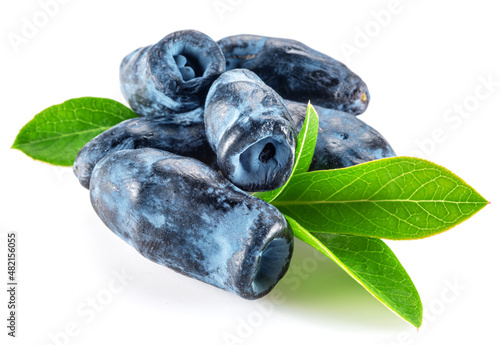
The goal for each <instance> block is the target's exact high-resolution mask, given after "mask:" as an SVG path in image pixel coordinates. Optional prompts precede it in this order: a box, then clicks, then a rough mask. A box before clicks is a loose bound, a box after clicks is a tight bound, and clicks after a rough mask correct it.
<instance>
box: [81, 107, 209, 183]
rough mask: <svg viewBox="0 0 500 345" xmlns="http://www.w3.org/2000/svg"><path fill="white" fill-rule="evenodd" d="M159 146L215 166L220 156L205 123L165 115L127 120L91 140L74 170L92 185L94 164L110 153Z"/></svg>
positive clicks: (84, 181) (82, 150)
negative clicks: (179, 121)
mask: <svg viewBox="0 0 500 345" xmlns="http://www.w3.org/2000/svg"><path fill="white" fill-rule="evenodd" d="M144 147H149V148H156V149H160V150H165V151H169V152H172V153H175V154H178V155H181V156H187V157H191V158H195V159H198V160H200V161H201V162H203V163H205V164H208V165H209V166H211V167H212V168H214V169H215V168H216V167H217V157H216V156H215V153H214V152H213V151H212V149H211V148H210V145H209V144H208V142H207V139H206V135H205V126H204V124H203V122H196V123H186V124H180V123H176V122H175V123H172V122H171V121H170V120H168V119H166V118H165V117H164V116H152V117H139V118H135V119H130V120H125V121H123V122H121V123H119V124H118V125H116V126H113V127H112V128H110V129H108V130H107V131H105V132H103V133H101V134H99V135H98V136H96V137H95V138H94V139H92V140H91V141H90V142H88V143H87V144H86V145H85V146H84V147H83V148H82V149H81V150H80V151H79V152H78V154H77V156H76V158H75V162H74V163H73V172H74V173H75V175H76V177H77V178H78V180H79V181H80V184H81V185H82V186H83V187H85V188H89V181H90V176H91V175H92V171H93V170H94V166H95V165H96V164H97V162H99V161H100V160H101V159H102V158H104V157H105V156H106V155H108V154H110V153H113V152H116V151H120V150H125V149H138V148H144Z"/></svg>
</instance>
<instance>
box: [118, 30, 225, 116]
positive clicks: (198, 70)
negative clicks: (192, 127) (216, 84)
mask: <svg viewBox="0 0 500 345" xmlns="http://www.w3.org/2000/svg"><path fill="white" fill-rule="evenodd" d="M224 70H225V60H224V55H223V54H222V52H221V50H220V48H219V46H218V45H217V43H215V42H214V41H213V40H212V39H211V38H210V37H208V36H207V35H205V34H203V33H201V32H198V31H194V30H184V31H177V32H174V33H171V34H170V35H168V36H166V37H164V38H163V39H162V40H160V41H159V42H158V43H156V44H154V45H152V46H147V47H144V48H139V49H136V50H134V51H133V52H131V53H130V54H128V55H127V56H126V57H125V58H124V59H123V60H122V62H121V65H120V83H121V90H122V94H123V96H124V97H125V99H126V100H127V101H128V103H129V105H130V107H131V108H132V109H133V110H134V111H135V112H136V113H137V114H139V115H140V116H158V115H164V116H167V117H173V118H175V114H177V113H185V112H187V111H189V110H193V109H196V108H199V107H202V106H203V104H204V102H205V96H206V94H207V91H208V89H209V88H210V85H211V84H212V83H213V81H214V80H215V79H216V78H217V77H218V76H219V75H220V74H221V73H222V72H224ZM193 115H196V114H193ZM192 121H203V119H202V118H199V117H195V118H193V119H192Z"/></svg>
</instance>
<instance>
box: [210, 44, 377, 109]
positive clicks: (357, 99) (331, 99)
mask: <svg viewBox="0 0 500 345" xmlns="http://www.w3.org/2000/svg"><path fill="white" fill-rule="evenodd" d="M217 43H218V44H219V46H220V47H221V49H222V52H223V53H224V56H225V58H226V70H232V69H235V68H246V69H249V70H251V71H252V72H255V73H256V74H257V75H258V76H259V77H260V78H261V79H262V80H263V81H264V83H266V84H267V85H269V86H270V87H272V88H273V89H274V90H276V92H278V93H279V94H280V96H281V97H283V98H285V99H289V100H292V101H296V102H303V103H307V102H308V101H311V103H313V104H315V105H319V106H322V107H325V108H331V109H336V110H341V111H344V112H348V113H351V114H354V115H358V114H361V113H363V112H364V111H365V110H366V108H367V106H368V103H369V102H370V93H369V92H368V88H367V86H366V84H365V83H364V82H363V80H361V78H360V77H358V76H357V75H356V74H354V73H353V72H352V71H351V70H350V69H349V68H347V66H345V65H344V64H343V63H341V62H339V61H337V60H335V59H333V58H331V57H330V56H328V55H325V54H323V53H320V52H318V51H316V50H314V49H311V48H310V47H308V46H306V45H305V44H302V43H300V42H298V41H294V40H290V39H284V38H274V37H265V36H256V35H236V36H230V37H226V38H223V39H221V40H220V41H218V42H217Z"/></svg>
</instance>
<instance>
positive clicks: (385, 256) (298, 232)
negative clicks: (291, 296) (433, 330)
mask: <svg viewBox="0 0 500 345" xmlns="http://www.w3.org/2000/svg"><path fill="white" fill-rule="evenodd" d="M286 218H287V220H288V222H289V223H290V225H291V227H292V229H293V232H294V234H295V236H296V237H297V238H299V239H300V240H302V241H304V242H306V243H307V244H309V245H310V246H312V247H313V248H315V249H317V250H318V251H320V252H321V253H323V254H324V255H326V256H327V257H328V258H330V259H331V260H332V261H334V262H335V263H337V264H338V265H339V266H340V267H341V268H342V269H343V270H344V271H346V272H347V273H348V274H349V275H350V276H351V277H352V278H354V279H355V280H356V281H357V282H358V283H360V284H361V285H362V286H363V287H364V288H365V289H366V290H368V292H370V293H371V294H372V295H373V296H374V297H375V298H377V299H378V300H379V301H380V302H382V303H383V304H384V305H385V306H387V307H388V308H389V309H391V310H392V311H393V312H395V313H396V314H397V315H399V316H400V317H401V318H403V319H404V320H406V321H408V322H409V323H411V324H412V325H414V326H415V327H417V328H418V327H420V325H421V324H422V309H423V308H422V302H421V301H420V296H419V295H418V292H417V289H416V288H415V285H413V282H412V281H411V279H410V277H409V276H408V273H406V271H405V269H404V267H403V266H402V265H401V263H400V262H399V260H398V259H397V257H396V255H395V254H394V253H393V251H392V250H391V249H390V248H389V247H388V246H387V245H386V244H385V243H384V242H383V241H382V240H380V239H378V238H369V237H361V236H355V235H337V234H326V233H310V232H309V231H307V230H306V229H304V228H303V227H302V226H301V225H300V224H299V223H297V222H296V221H295V220H294V219H292V218H290V217H288V216H286ZM332 289H334V287H332Z"/></svg>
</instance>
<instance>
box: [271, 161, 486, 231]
mask: <svg viewBox="0 0 500 345" xmlns="http://www.w3.org/2000/svg"><path fill="white" fill-rule="evenodd" d="M487 203H488V202H487V201H486V200H485V199H484V198H483V197H482V196H481V195H479V194H478V193H477V192H476V191H475V190H474V189H473V188H472V187H471V186H469V185H468V184H466V183H465V182H464V181H463V180H462V179H460V178H459V177H458V176H456V175H455V174H453V173H452V172H451V171H449V170H447V169H445V168H443V167H441V166H439V165H437V164H434V163H432V162H429V161H426V160H423V159H419V158H412V157H394V158H386V159H381V160H376V161H372V162H368V163H363V164H360V165H356V166H353V167H349V168H344V169H337V170H323V171H313V172H307V173H302V174H298V175H295V176H293V178H292V179H291V180H290V181H289V182H288V184H287V186H286V189H285V190H283V191H282V192H281V193H280V195H278V196H277V197H276V198H275V199H274V200H273V202H272V204H273V205H274V206H276V207H277V208H278V209H279V210H280V211H281V212H282V213H284V214H287V215H289V216H290V217H292V218H294V219H296V220H297V221H298V222H300V224H301V225H302V226H304V227H305V228H306V229H308V230H309V231H311V232H328V233H337V234H351V235H361V236H368V237H379V238H388V239H399V240H404V239H417V238H424V237H428V236H431V235H435V234H438V233H440V232H443V231H445V230H448V229H450V228H451V227H453V226H455V225H457V224H459V223H461V222H463V221H464V220H466V219H468V218H469V217H471V216H472V215H473V214H475V213H476V212H478V211H479V210H480V209H481V208H483V207H484V206H485V205H486V204H487Z"/></svg>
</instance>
